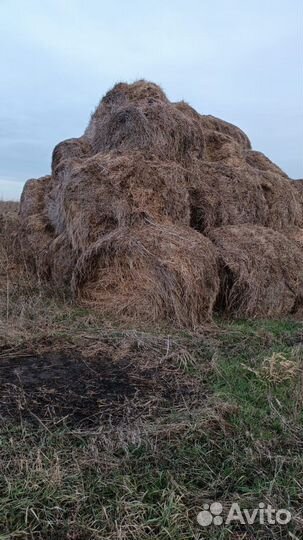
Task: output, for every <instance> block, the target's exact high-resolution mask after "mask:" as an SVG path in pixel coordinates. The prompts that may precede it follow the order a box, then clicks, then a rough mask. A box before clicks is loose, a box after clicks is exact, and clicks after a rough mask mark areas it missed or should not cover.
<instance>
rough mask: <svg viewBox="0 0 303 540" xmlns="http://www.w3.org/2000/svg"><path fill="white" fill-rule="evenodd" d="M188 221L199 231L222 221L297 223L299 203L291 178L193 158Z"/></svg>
mask: <svg viewBox="0 0 303 540" xmlns="http://www.w3.org/2000/svg"><path fill="white" fill-rule="evenodd" d="M188 178H189V180H188V183H189V194H190V205H191V225H192V227H194V228H195V229H197V230H198V231H200V232H202V233H207V231H208V230H209V229H211V228H215V227H222V226H224V225H242V224H255V225H262V226H264V227H270V228H272V229H277V230H283V229H285V228H287V227H290V226H291V227H300V225H301V223H302V219H303V218H302V206H301V204H300V201H299V200H298V197H297V196H296V192H295V190H294V188H293V186H292V184H291V182H290V181H289V180H288V179H287V178H284V177H283V176H279V175H276V174H273V173H271V172H265V171H259V170H257V169H255V168H253V167H250V166H248V165H244V166H243V167H233V166H228V165H227V164H226V163H225V161H222V163H220V162H213V163H211V162H201V161H198V160H195V161H193V164H192V169H191V173H190V174H189V175H188Z"/></svg>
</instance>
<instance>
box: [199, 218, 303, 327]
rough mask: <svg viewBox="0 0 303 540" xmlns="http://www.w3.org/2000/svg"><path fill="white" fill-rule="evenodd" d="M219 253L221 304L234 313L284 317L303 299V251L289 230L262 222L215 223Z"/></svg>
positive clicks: (238, 314) (246, 315) (214, 232)
mask: <svg viewBox="0 0 303 540" xmlns="http://www.w3.org/2000/svg"><path fill="white" fill-rule="evenodd" d="M209 238H210V239H211V240H212V242H213V243H214V244H215V246H216V247H217V249H218V253H219V261H220V263H219V264H220V273H221V292H220V295H219V298H218V303H217V306H218V308H220V309H221V310H224V311H226V312H228V313H230V314H232V315H233V316H235V317H251V318H255V317H261V318H262V317H264V318H265V317H281V316H285V315H287V314H289V313H291V312H293V311H294V310H295V309H296V308H297V307H298V306H299V305H300V304H301V303H302V299H303V272H302V268H303V252H302V249H300V248H299V247H298V246H297V244H296V243H295V242H293V241H291V240H290V239H289V238H287V237H286V236H285V235H283V234H281V233H279V232H277V231H273V230H272V229H269V228H266V227H259V226H249V225H242V226H239V227H238V226H229V227H220V228H218V229H213V230H212V231H210V232H209Z"/></svg>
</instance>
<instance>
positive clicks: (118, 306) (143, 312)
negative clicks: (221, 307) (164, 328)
mask: <svg viewBox="0 0 303 540" xmlns="http://www.w3.org/2000/svg"><path fill="white" fill-rule="evenodd" d="M73 287H74V290H75V291H76V292H78V293H79V294H80V296H81V298H82V299H83V300H84V301H85V303H86V304H88V305H90V306H96V307H98V308H99V309H101V310H102V312H103V313H104V314H107V315H110V316H113V317H117V318H118V319H119V320H121V319H123V320H131V321H137V322H151V323H157V322H162V321H165V322H169V323H174V324H175V325H177V326H181V327H182V326H185V327H195V326H197V325H199V324H201V323H202V322H203V321H205V320H209V319H210V318H211V314H212V309H213V306H214V303H215V300H216V297H217V294H218V290H219V277H218V268H217V257H216V251H215V248H214V246H213V245H212V243H211V242H210V241H209V240H208V239H207V238H205V237H203V236H202V235H200V234H199V233H197V232H195V231H192V230H190V229H189V228H187V227H177V226H160V225H153V226H152V225H146V226H142V227H140V226H137V227H133V228H126V227H124V228H120V229H117V230H115V231H114V232H112V233H110V234H108V235H106V236H103V237H101V238H100V239H99V240H98V241H97V242H96V243H95V244H92V245H91V246H90V248H89V249H88V250H87V251H86V252H85V253H84V254H83V256H82V257H81V258H80V259H79V261H78V263H77V266H76V270H75V273H74V277H73Z"/></svg>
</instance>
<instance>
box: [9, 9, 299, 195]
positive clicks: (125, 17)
mask: <svg viewBox="0 0 303 540" xmlns="http://www.w3.org/2000/svg"><path fill="white" fill-rule="evenodd" d="M302 14H303V8H302V0H287V1H286V0H245V1H243V0H211V1H210V0H186V1H185V0H167V1H165V0H153V1H152V2H144V1H142V0H114V1H113V2H109V1H104V0H43V1H41V0H0V51H1V52H0V55H1V85H0V197H3V198H6V199H8V198H14V199H17V198H18V197H19V195H20V192H21V190H22V186H23V183H24V181H25V180H26V179H28V178H33V177H39V176H42V175H44V174H48V173H49V171H50V159H51V152H52V149H53V147H54V146H55V144H57V143H58V142H59V141H61V140H63V139H66V138H69V137H77V136H79V135H81V134H82V132H83V130H84V128H85V127H86V124H87V122H88V119H89V116H90V113H91V112H92V111H93V109H94V108H95V106H96V105H97V103H98V101H99V99H100V98H101V97H102V95H103V94H104V93H105V92H106V91H107V90H108V89H109V88H110V87H111V86H112V85H113V84H114V83H116V82H118V81H121V80H122V81H127V82H131V81H133V80H135V79H138V78H145V79H150V80H152V81H154V82H156V83H158V84H160V85H161V86H162V87H163V89H164V90H165V91H166V93H167V95H168V97H169V98H170V99H171V100H173V101H177V100H180V99H185V100H186V101H188V102H189V103H190V104H191V105H193V106H194V107H195V108H196V109H197V110H198V111H199V112H201V113H204V114H213V115H215V116H219V117H221V118H223V119H225V120H228V121H230V122H233V123H235V124H237V125H238V126H240V127H241V128H242V129H244V131H246V132H247V134H248V135H249V137H250V139H251V141H252V143H253V146H254V148H255V149H258V150H261V151H263V152H264V153H265V154H266V155H268V156H269V157H270V158H271V159H272V160H273V161H275V162H276V163H277V164H278V165H279V166H280V167H282V168H283V169H284V170H285V171H286V172H287V173H288V174H289V175H290V176H291V177H294V178H299V177H303V82H302V81H303V78H302V62H303V54H302V42H303V39H302V35H303V22H302Z"/></svg>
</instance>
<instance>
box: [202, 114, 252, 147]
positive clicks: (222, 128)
mask: <svg viewBox="0 0 303 540" xmlns="http://www.w3.org/2000/svg"><path fill="white" fill-rule="evenodd" d="M200 123H201V125H202V127H203V129H206V130H209V131H218V132H220V133H223V134H224V135H228V136H229V137H231V138H232V139H234V141H235V142H236V143H238V144H240V145H241V146H242V147H243V148H244V149H247V150H250V149H251V142H250V140H249V138H248V137H247V135H246V134H245V133H244V131H242V129H240V128H238V127H237V126H234V125H233V124H230V123H229V122H225V121H224V120H221V119H220V118H216V117H215V116H211V115H210V114H207V115H205V114H203V115H201V116H200Z"/></svg>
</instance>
